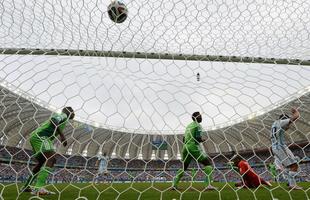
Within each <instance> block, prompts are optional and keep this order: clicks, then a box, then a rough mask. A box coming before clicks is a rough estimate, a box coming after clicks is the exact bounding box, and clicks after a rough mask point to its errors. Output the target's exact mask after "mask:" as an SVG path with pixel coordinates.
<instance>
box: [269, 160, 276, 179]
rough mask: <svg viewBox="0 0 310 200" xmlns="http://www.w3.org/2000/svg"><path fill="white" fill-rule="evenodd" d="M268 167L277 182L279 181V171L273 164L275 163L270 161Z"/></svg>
mask: <svg viewBox="0 0 310 200" xmlns="http://www.w3.org/2000/svg"><path fill="white" fill-rule="evenodd" d="M268 169H269V172H270V173H271V175H272V177H273V180H274V181H275V182H278V173H277V168H276V165H275V164H273V163H269V164H268Z"/></svg>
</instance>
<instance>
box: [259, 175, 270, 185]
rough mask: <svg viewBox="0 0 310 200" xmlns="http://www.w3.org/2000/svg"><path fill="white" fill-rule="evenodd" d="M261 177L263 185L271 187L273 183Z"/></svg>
mask: <svg viewBox="0 0 310 200" xmlns="http://www.w3.org/2000/svg"><path fill="white" fill-rule="evenodd" d="M259 178H260V184H263V185H267V186H268V187H271V186H272V184H271V183H270V182H269V181H265V180H264V179H263V178H261V177H259Z"/></svg>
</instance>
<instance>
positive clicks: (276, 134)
mask: <svg viewBox="0 0 310 200" xmlns="http://www.w3.org/2000/svg"><path fill="white" fill-rule="evenodd" d="M291 112H292V116H288V115H286V114H282V115H280V117H279V119H278V120H276V121H275V122H274V123H273V124H272V127H271V134H270V135H271V145H272V146H271V148H272V152H273V154H274V157H275V159H278V160H279V161H280V163H281V164H282V165H283V166H284V167H285V170H287V171H288V173H287V174H288V177H287V178H288V184H289V188H290V189H294V190H301V189H302V187H299V186H297V184H296V180H295V177H296V175H297V173H298V164H297V160H296V158H295V156H294V154H293V153H292V151H291V150H290V149H289V148H288V146H287V145H286V143H285V131H286V130H288V129H289V128H290V126H291V124H292V123H293V122H295V121H296V120H297V119H298V118H299V117H300V114H299V112H298V110H297V109H296V108H292V111H291Z"/></svg>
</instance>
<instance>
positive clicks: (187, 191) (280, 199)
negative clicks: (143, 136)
mask: <svg viewBox="0 0 310 200" xmlns="http://www.w3.org/2000/svg"><path fill="white" fill-rule="evenodd" d="M213 185H214V186H216V187H218V188H219V189H218V191H205V190H204V186H203V184H202V183H193V184H191V183H188V182H181V183H180V187H179V189H180V190H179V191H172V190H170V186H171V183H111V184H91V183H80V184H54V185H49V186H48V189H49V190H52V191H55V192H56V194H55V195H49V196H44V197H42V198H43V199H51V200H52V199H53V200H54V199H58V200H59V199H63V200H71V199H72V200H73V199H78V200H84V199H88V200H96V199H98V200H102V199H106V200H112V199H124V200H131V199H146V200H153V199H154V200H155V199H156V200H158V199H167V200H174V199H189V200H196V199H201V200H204V199H208V200H216V199H219V200H231V199H240V200H242V199H244V200H252V199H257V200H268V199H271V200H272V199H274V200H285V199H290V200H291V199H296V200H303V199H309V197H310V191H309V188H310V183H299V185H300V186H302V187H304V190H303V191H289V190H288V188H287V186H286V185H285V184H281V185H275V184H274V186H273V187H272V188H269V189H267V188H264V187H260V188H258V189H256V190H253V189H251V190H249V189H239V190H237V189H236V188H234V187H233V183H229V184H224V183H214V184H213ZM20 186H21V185H20V184H15V183H12V184H1V185H0V189H1V196H0V199H5V200H12V199H20V200H22V199H27V200H28V199H30V197H32V196H31V195H30V194H29V193H22V194H18V187H20ZM1 197H2V198H1ZM33 199H38V198H33Z"/></svg>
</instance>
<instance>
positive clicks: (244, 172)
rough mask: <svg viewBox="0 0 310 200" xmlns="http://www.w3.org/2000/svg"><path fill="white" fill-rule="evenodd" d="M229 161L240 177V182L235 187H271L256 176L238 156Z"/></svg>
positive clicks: (248, 165)
mask: <svg viewBox="0 0 310 200" xmlns="http://www.w3.org/2000/svg"><path fill="white" fill-rule="evenodd" d="M231 161H232V162H233V164H234V166H235V167H237V168H238V171H239V173H240V175H241V176H242V182H239V183H236V187H240V188H257V187H259V186H260V185H262V184H263V185H267V186H272V185H271V184H270V183H269V182H268V181H265V180H264V179H262V178H261V177H260V176H259V175H258V174H256V173H255V171H254V170H253V169H252V167H251V166H250V164H249V163H248V162H247V161H246V160H244V159H242V158H241V157H240V156H238V155H235V156H234V157H233V158H231Z"/></svg>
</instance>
